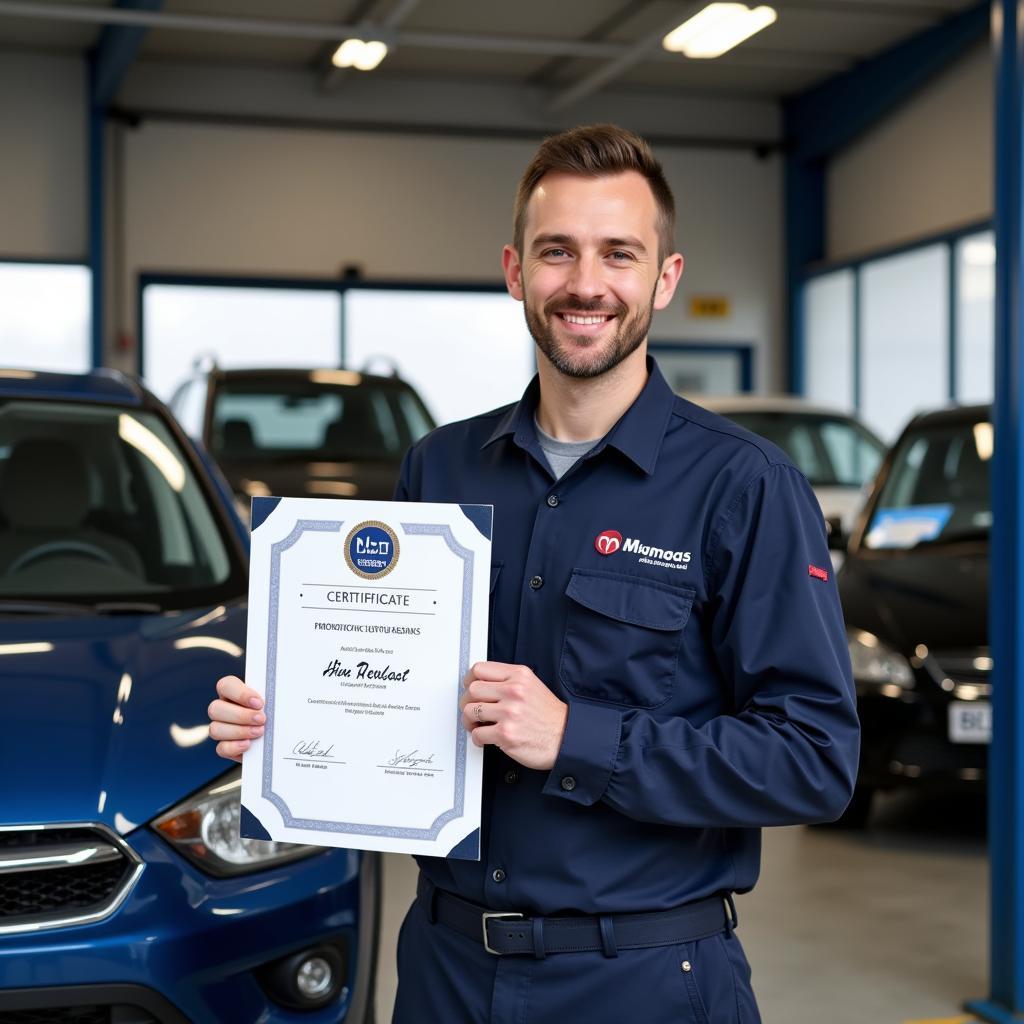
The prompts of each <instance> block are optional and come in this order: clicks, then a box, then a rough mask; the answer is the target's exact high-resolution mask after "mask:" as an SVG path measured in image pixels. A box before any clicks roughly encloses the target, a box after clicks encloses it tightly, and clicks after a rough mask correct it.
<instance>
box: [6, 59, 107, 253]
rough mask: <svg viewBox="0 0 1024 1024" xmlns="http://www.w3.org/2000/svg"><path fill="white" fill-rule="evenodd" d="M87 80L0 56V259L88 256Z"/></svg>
mask: <svg viewBox="0 0 1024 1024" xmlns="http://www.w3.org/2000/svg"><path fill="white" fill-rule="evenodd" d="M85 97H86V73H85V62H84V61H82V60H79V59H77V58H73V57H43V56H34V55H32V56H25V55H22V54H15V53H10V52H5V53H0V257H6V258H11V257H19V256H20V257H34V258H48V259H62V260H68V261H81V260H84V259H85V256H86V244H87V243H86V237H87V236H86V211H87V208H88V207H87V203H86V195H87V188H86V161H87V157H86V153H87V149H86V133H87V130H88V124H87V119H86V100H85Z"/></svg>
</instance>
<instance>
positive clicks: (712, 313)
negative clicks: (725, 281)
mask: <svg viewBox="0 0 1024 1024" xmlns="http://www.w3.org/2000/svg"><path fill="white" fill-rule="evenodd" d="M731 311H732V310H731V306H730V303H729V300H728V299H727V298H725V296H724V295H691V296H690V316H692V317H696V318H697V319H703V320H722V319H725V317H727V316H728V315H729V314H730V312H731Z"/></svg>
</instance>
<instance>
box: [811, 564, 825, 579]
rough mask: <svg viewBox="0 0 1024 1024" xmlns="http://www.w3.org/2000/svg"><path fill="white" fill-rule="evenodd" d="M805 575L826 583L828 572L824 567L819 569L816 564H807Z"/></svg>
mask: <svg viewBox="0 0 1024 1024" xmlns="http://www.w3.org/2000/svg"><path fill="white" fill-rule="evenodd" d="M807 575H808V576H811V577H813V578H814V579H816V580H821V581H822V582H823V583H828V572H827V571H826V570H825V569H819V568H818V567H817V566H816V565H809V566H807Z"/></svg>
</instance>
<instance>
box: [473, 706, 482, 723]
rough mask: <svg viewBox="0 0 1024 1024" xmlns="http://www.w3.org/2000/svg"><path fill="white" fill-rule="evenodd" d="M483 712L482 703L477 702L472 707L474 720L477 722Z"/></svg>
mask: <svg viewBox="0 0 1024 1024" xmlns="http://www.w3.org/2000/svg"><path fill="white" fill-rule="evenodd" d="M483 713H484V706H483V704H477V706H476V707H475V708H474V709H473V714H474V715H475V716H476V720H477V721H478V722H479V721H480V720H481V718H480V716H481V715H482V714H483Z"/></svg>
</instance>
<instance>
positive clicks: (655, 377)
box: [482, 356, 675, 476]
mask: <svg viewBox="0 0 1024 1024" xmlns="http://www.w3.org/2000/svg"><path fill="white" fill-rule="evenodd" d="M539 400H540V380H539V378H538V377H534V378H533V380H531V381H530V383H529V385H528V386H527V388H526V391H524V392H523V397H522V398H521V399H520V400H519V402H518V403H517V404H516V405H514V406H512V408H510V409H509V410H508V411H507V412H506V413H505V415H504V416H502V417H501V419H500V420H499V421H498V424H497V426H496V427H495V428H494V431H493V432H492V434H491V436H490V437H489V438H488V439H487V440H486V441H485V442H484V443H483V445H482V447H484V448H486V447H487V446H488V445H490V444H493V443H494V442H495V441H497V440H499V439H500V438H502V437H508V436H509V435H512V436H513V438H514V440H515V442H516V444H518V445H519V446H520V447H521V448H525V447H527V446H528V445H529V444H530V443H531V442H535V441H536V437H537V432H536V430H535V429H534V426H533V417H534V413H535V412H536V410H537V403H538V402H539ZM674 407H675V395H674V394H673V393H672V389H671V388H670V387H669V386H668V382H667V381H666V380H665V378H664V377H663V376H662V373H661V370H659V369H658V364H657V363H656V362H655V361H654V360H653V359H652V358H651V357H650V356H648V357H647V383H646V384H645V385H644V389H643V391H641V392H640V394H639V395H638V396H637V398H636V401H635V402H633V404H632V405H631V406H630V407H629V408H628V409H627V410H626V412H625V413H624V414H623V416H622V418H621V419H620V420H619V421H618V423H616V424H615V426H614V427H612V429H611V430H609V431H608V433H607V434H606V435H605V436H604V438H603V439H602V440H601V441H599V442H598V443H597V444H596V445H595V446H594V453H595V454H596V453H597V452H598V451H600V450H601V449H602V448H604V447H605V446H606V445H610V446H611V447H612V448H615V449H617V450H618V451H620V452H622V454H623V455H625V456H626V458H628V459H629V460H630V461H631V462H633V463H634V464H635V465H636V466H637V467H638V468H639V469H642V470H643V471H644V472H645V473H647V474H648V476H650V474H652V473H653V472H654V466H655V463H656V462H657V461H658V453H659V452H660V451H661V442H662V439H663V438H664V436H665V430H666V429H667V427H668V420H669V417H670V416H671V415H672V410H673V408H674Z"/></svg>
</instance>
